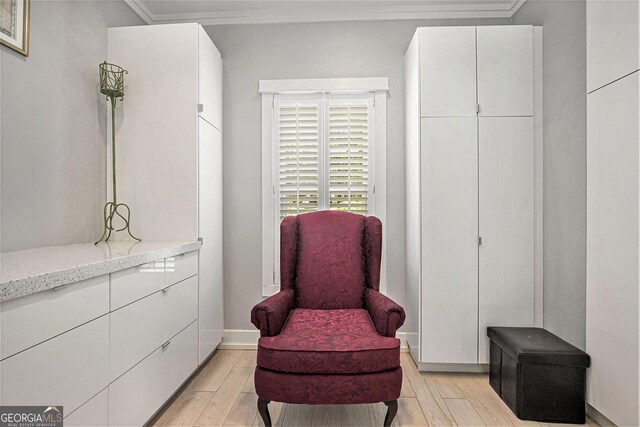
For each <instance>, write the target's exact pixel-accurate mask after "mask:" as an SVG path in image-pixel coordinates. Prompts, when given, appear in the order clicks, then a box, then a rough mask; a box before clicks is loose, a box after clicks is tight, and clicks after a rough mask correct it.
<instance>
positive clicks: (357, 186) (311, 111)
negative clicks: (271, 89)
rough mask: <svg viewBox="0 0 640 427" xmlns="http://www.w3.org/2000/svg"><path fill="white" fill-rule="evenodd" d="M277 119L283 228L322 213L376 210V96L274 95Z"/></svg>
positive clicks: (277, 183)
mask: <svg viewBox="0 0 640 427" xmlns="http://www.w3.org/2000/svg"><path fill="white" fill-rule="evenodd" d="M273 115H274V124H273V127H274V135H273V145H272V150H274V151H275V153H274V160H277V161H278V173H277V174H276V176H275V177H274V178H275V179H274V181H275V182H274V189H273V191H274V194H277V196H278V199H279V200H278V204H277V211H278V212H277V216H278V218H279V221H278V224H279V223H280V221H282V220H283V219H284V218H285V217H286V216H288V215H297V214H300V213H305V212H313V211H317V210H325V209H333V210H342V211H349V212H354V213H360V214H363V215H368V214H369V211H371V212H373V206H372V204H373V194H370V193H372V191H373V185H369V182H371V181H372V178H371V174H372V170H371V169H370V168H369V165H370V163H369V161H370V159H372V154H373V150H370V149H369V142H370V138H369V134H370V133H373V117H372V116H373V94H362V95H352V96H347V97H345V96H344V95H332V94H315V95H310V96H299V95H294V96H287V95H275V97H274V109H273Z"/></svg>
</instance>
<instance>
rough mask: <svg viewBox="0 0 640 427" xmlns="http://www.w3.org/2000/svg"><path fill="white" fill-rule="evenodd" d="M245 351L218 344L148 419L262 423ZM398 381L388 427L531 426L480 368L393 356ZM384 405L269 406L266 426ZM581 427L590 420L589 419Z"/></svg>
mask: <svg viewBox="0 0 640 427" xmlns="http://www.w3.org/2000/svg"><path fill="white" fill-rule="evenodd" d="M255 360H256V353H255V351H253V350H218V351H216V353H215V354H214V355H213V357H212V358H211V359H210V360H209V361H208V362H207V364H206V365H205V366H203V367H202V368H201V369H200V370H199V372H198V373H196V375H194V376H193V378H192V379H191V380H190V381H189V382H188V383H187V384H186V385H185V386H184V387H183V389H182V390H181V391H180V392H179V393H178V394H177V395H176V396H175V397H174V398H173V399H172V400H171V401H170V402H168V403H167V405H166V406H165V407H164V408H163V410H162V411H161V412H160V413H159V414H158V415H157V416H156V417H155V419H154V420H152V422H151V425H155V426H262V425H263V424H262V420H261V419H260V417H259V416H258V412H257V409H256V400H257V398H258V397H257V396H256V394H255V388H254V385H253V370H254V367H255ZM401 363H402V369H403V371H404V380H403V384H402V394H401V396H400V400H399V409H398V415H397V416H396V419H395V421H394V424H393V425H394V426H455V425H458V426H537V427H550V426H561V425H562V424H541V423H535V422H529V421H521V420H519V419H518V418H517V417H516V416H515V415H513V413H512V412H511V411H510V410H509V408H507V406H506V405H505V404H504V403H503V402H502V400H500V398H499V397H498V396H497V395H496V394H495V392H494V391H493V389H491V387H490V386H489V380H488V378H487V375H486V374H450V373H420V372H418V370H417V369H416V366H415V364H414V363H413V361H412V360H411V357H410V356H409V354H408V353H402V354H401ZM385 411H386V407H385V406H384V405H383V404H382V403H380V404H374V405H344V406H338V405H333V406H325V405H315V406H313V405H288V404H282V403H278V402H271V403H270V404H269V412H270V413H271V419H272V420H273V424H274V426H294V427H301V426H345V427H346V426H354V427H364V426H382V422H383V420H384V416H385ZM587 425H590V426H598V424H597V423H596V422H595V421H593V420H591V419H589V420H588V422H587Z"/></svg>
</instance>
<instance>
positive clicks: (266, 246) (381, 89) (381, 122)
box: [258, 77, 389, 297]
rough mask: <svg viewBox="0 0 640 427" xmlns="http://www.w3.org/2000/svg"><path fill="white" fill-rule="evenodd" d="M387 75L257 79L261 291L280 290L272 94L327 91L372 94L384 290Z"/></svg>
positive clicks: (376, 206) (383, 284)
mask: <svg viewBox="0 0 640 427" xmlns="http://www.w3.org/2000/svg"><path fill="white" fill-rule="evenodd" d="M388 90H389V79H388V78H387V77H372V78H369V77H366V78H345V79H342V78H339V79H336V78H331V79H287V80H260V83H259V90H258V92H259V93H260V94H261V95H262V295H263V296H264V297H268V296H271V295H273V294H275V293H276V292H278V291H279V290H280V284H278V283H276V281H275V269H274V263H275V262H276V260H278V259H279V256H278V255H277V254H276V253H275V239H276V238H277V237H278V236H276V227H274V226H273V225H274V223H275V209H274V195H275V183H274V175H273V170H274V169H273V168H274V162H275V160H274V158H273V143H274V140H275V136H274V134H273V123H274V111H275V109H274V105H275V104H274V103H275V96H274V95H288V94H304V93H331V94H338V93H344V94H363V93H373V97H374V110H373V111H374V113H373V114H374V116H373V121H374V140H373V147H372V150H373V152H374V153H375V154H374V156H375V158H374V161H373V171H372V175H373V183H372V184H373V186H374V188H375V195H374V200H373V203H374V212H373V213H372V214H373V215H375V216H377V217H378V218H380V220H381V221H382V223H383V224H384V225H385V226H383V228H382V253H383V257H382V265H381V268H380V269H381V271H380V290H381V292H383V293H386V291H387V274H386V271H387V268H386V264H387V262H386V258H387V257H386V256H385V254H386V250H385V249H386V229H387V227H386V221H385V220H386V211H387V162H386V158H387V92H388Z"/></svg>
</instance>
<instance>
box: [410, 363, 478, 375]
mask: <svg viewBox="0 0 640 427" xmlns="http://www.w3.org/2000/svg"><path fill="white" fill-rule="evenodd" d="M417 366H418V371H420V372H468V373H476V374H478V373H479V374H486V373H487V372H489V365H488V364H485V363H422V362H420V363H417Z"/></svg>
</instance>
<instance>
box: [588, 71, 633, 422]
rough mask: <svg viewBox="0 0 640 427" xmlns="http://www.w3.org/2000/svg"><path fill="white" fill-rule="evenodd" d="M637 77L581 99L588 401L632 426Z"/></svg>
mask: <svg viewBox="0 0 640 427" xmlns="http://www.w3.org/2000/svg"><path fill="white" fill-rule="evenodd" d="M639 93H640V73H635V74H633V75H631V76H627V77H625V78H623V79H621V80H618V81H616V82H615V83H613V84H610V85H609V86H607V87H604V88H602V89H599V90H597V91H596V92H594V93H590V94H589V95H587V136H588V137H587V349H586V350H587V352H588V353H589V355H590V356H591V369H589V370H588V375H589V377H588V401H589V404H590V405H592V406H593V407H594V408H597V409H598V410H599V411H600V412H602V413H603V414H606V415H607V417H608V418H609V419H610V420H611V421H612V422H614V423H615V424H616V425H621V426H622V425H638V423H639V422H640V420H639V419H638V385H639V384H638V378H639V374H640V372H639V370H640V364H639V361H638V344H639V342H638V336H639V335H638V333H639V329H638V231H639V227H638V190H639V187H638V179H639V176H640V173H639V169H638V154H639V153H638V143H639V140H640V129H639V128H640V124H639V121H638V117H639V115H640V111H639V110H640V104H639V102H640V99H639V96H640V95H639Z"/></svg>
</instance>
